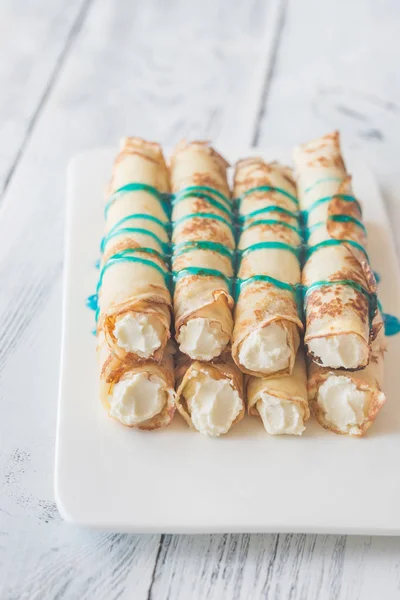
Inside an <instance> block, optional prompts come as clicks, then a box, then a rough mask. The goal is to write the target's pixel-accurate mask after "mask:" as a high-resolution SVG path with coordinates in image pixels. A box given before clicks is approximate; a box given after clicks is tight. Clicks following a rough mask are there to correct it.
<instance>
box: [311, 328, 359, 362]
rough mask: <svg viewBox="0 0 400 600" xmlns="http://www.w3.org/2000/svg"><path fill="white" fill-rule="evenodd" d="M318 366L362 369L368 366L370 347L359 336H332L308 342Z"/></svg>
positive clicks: (351, 334) (350, 334)
mask: <svg viewBox="0 0 400 600" xmlns="http://www.w3.org/2000/svg"><path fill="white" fill-rule="evenodd" d="M306 342H307V346H308V351H309V353H310V354H311V356H312V357H314V358H315V359H316V362H318V364H320V365H322V366H324V367H329V368H331V369H360V368H362V367H364V366H366V365H367V364H368V360H369V347H368V345H367V344H366V343H365V342H364V340H363V339H361V337H360V336H359V335H357V334H354V333H347V334H346V335H332V336H329V337H327V336H324V337H318V338H313V339H311V340H308V341H306Z"/></svg>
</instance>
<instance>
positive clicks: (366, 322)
mask: <svg viewBox="0 0 400 600" xmlns="http://www.w3.org/2000/svg"><path fill="white" fill-rule="evenodd" d="M294 161H295V166H296V171H297V189H298V194H299V200H300V206H301V208H302V210H303V211H304V215H305V220H306V224H307V230H308V240H307V245H308V250H307V260H306V262H305V264H304V267H303V272H302V283H303V286H304V289H305V314H306V331H305V344H306V345H307V348H308V352H309V355H310V357H311V358H312V360H314V361H315V362H317V363H319V364H320V365H322V366H326V367H331V368H344V369H352V370H354V369H360V368H362V367H364V366H366V365H367V364H368V361H369V356H370V342H371V338H373V335H374V330H373V329H371V322H372V320H373V318H374V316H375V313H376V282H375V278H374V275H373V272H372V270H371V268H370V266H369V262H368V257H367V254H366V251H365V243H366V239H365V238H366V234H365V228H364V225H363V223H362V222H361V219H362V216H361V208H360V205H359V202H358V201H357V200H356V198H355V197H354V195H353V192H352V188H351V180H350V177H348V175H347V173H346V169H345V166H344V163H343V159H342V156H341V152H340V145H339V134H338V132H334V133H331V134H328V135H325V136H323V137H322V138H320V139H318V140H316V141H313V142H310V143H308V144H305V145H303V146H300V147H299V148H297V149H296V150H295V153H294Z"/></svg>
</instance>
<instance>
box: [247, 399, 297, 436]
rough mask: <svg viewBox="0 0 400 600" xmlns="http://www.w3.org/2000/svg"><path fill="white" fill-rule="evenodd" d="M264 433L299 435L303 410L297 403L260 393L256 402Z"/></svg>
mask: <svg viewBox="0 0 400 600" xmlns="http://www.w3.org/2000/svg"><path fill="white" fill-rule="evenodd" d="M256 406H257V410H258V412H259V414H260V417H261V419H262V422H263V424H264V427H265V429H266V431H267V432H268V433H269V434H271V435H281V434H291V435H301V434H302V433H303V431H304V429H305V427H304V408H303V407H302V406H300V405H299V404H298V403H297V402H290V400H285V399H283V398H277V397H276V396H271V395H270V394H268V393H267V392H261V393H260V395H259V400H257V402H256Z"/></svg>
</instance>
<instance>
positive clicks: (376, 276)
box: [374, 271, 381, 283]
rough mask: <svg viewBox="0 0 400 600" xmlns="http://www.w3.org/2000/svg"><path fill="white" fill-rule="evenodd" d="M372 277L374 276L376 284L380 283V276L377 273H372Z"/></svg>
mask: <svg viewBox="0 0 400 600" xmlns="http://www.w3.org/2000/svg"><path fill="white" fill-rule="evenodd" d="M374 276H375V280H376V283H380V282H381V276H380V275H379V273H377V272H376V271H374Z"/></svg>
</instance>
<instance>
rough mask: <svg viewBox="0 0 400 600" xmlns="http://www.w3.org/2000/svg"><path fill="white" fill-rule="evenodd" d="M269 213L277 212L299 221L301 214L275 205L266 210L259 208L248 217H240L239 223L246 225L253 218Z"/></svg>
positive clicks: (265, 208)
mask: <svg viewBox="0 0 400 600" xmlns="http://www.w3.org/2000/svg"><path fill="white" fill-rule="evenodd" d="M269 212H277V213H281V214H283V215H288V217H292V219H296V220H297V219H298V217H299V212H292V211H291V210H287V209H286V208H282V207H281V206H277V205H275V204H273V205H270V206H265V207H264V208H258V209H257V210H253V211H252V212H250V213H248V214H247V215H238V217H237V220H238V222H239V223H244V222H245V221H247V220H248V219H252V218H253V217H257V216H258V215H263V214H264V213H269Z"/></svg>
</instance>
